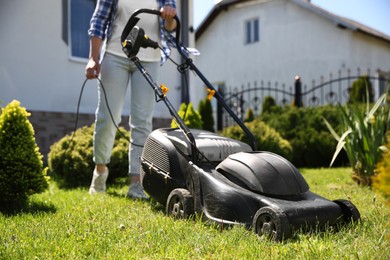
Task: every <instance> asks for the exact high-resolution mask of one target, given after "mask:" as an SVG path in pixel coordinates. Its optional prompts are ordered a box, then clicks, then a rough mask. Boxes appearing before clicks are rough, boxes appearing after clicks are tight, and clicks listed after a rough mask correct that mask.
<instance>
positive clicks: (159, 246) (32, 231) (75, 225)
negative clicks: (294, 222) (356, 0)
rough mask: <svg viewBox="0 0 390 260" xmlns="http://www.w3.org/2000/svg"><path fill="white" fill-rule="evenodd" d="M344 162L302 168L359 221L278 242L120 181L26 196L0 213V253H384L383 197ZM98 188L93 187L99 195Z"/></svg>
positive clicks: (143, 256)
mask: <svg viewBox="0 0 390 260" xmlns="http://www.w3.org/2000/svg"><path fill="white" fill-rule="evenodd" d="M349 171H350V170H349V169H347V168H333V169H302V174H303V176H304V177H305V179H306V180H307V182H308V183H309V185H310V188H311V190H312V191H314V192H316V193H318V194H319V195H321V196H324V197H326V198H327V199H330V200H334V199H339V198H345V197H347V196H348V197H351V200H352V202H353V203H354V204H355V205H356V207H357V208H358V209H359V211H360V213H361V216H362V221H361V222H360V223H358V224H357V225H348V226H343V227H341V228H340V230H338V231H335V230H326V231H321V230H314V231H313V232H310V233H297V234H295V235H294V236H293V237H292V238H291V239H288V240H287V241H285V242H283V243H274V242H271V241H268V240H266V239H263V238H260V237H258V236H257V235H256V234H254V232H252V231H248V230H247V229H245V228H244V227H242V226H238V225H237V226H234V227H230V228H229V227H227V226H226V225H224V226H215V225H213V224H206V223H204V222H202V221H199V220H197V219H196V220H177V219H174V218H170V217H167V216H165V215H164V214H163V209H162V207H159V206H158V205H156V204H155V203H153V202H145V201H133V200H128V199H125V195H126V193H127V186H126V185H119V184H118V185H116V186H113V185H110V186H108V194H106V195H104V194H101V196H90V195H89V194H88V192H87V189H74V190H63V189H58V188H57V187H56V186H55V185H53V183H52V185H51V187H50V190H49V191H47V192H44V193H42V194H37V195H34V196H33V197H32V198H31V200H30V204H29V206H28V208H27V209H26V210H25V211H24V212H23V213H20V214H17V215H1V214H0V234H1V236H0V259H135V258H137V259H185V260H186V259H390V252H389V250H388V249H389V241H390V240H389V239H390V237H389V230H388V227H386V225H387V223H388V220H389V217H390V216H389V212H388V210H387V208H386V206H385V205H384V202H383V199H382V198H381V197H377V198H376V200H375V201H373V199H374V197H375V193H374V192H373V191H372V190H370V189H368V188H359V187H356V185H355V184H354V183H353V181H352V180H351V179H350V178H349V176H348V174H347V173H348V172H349ZM99 195H100V194H99Z"/></svg>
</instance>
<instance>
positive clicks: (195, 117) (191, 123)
mask: <svg viewBox="0 0 390 260" xmlns="http://www.w3.org/2000/svg"><path fill="white" fill-rule="evenodd" d="M178 114H179V116H180V118H182V119H184V123H185V124H186V126H188V127H189V128H195V129H202V125H203V122H202V118H201V116H200V114H199V112H198V111H196V110H195V109H194V106H193V105H192V103H189V104H186V103H182V104H181V105H180V109H179V111H178ZM171 127H172V128H177V127H178V124H177V123H176V120H175V119H172V122H171Z"/></svg>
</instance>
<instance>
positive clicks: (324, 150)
mask: <svg viewBox="0 0 390 260" xmlns="http://www.w3.org/2000/svg"><path fill="white" fill-rule="evenodd" d="M270 111H271V112H269V113H262V114H261V115H260V119H261V120H262V121H264V122H265V123H267V124H268V125H269V126H271V127H273V128H274V129H276V130H277V131H278V132H279V133H280V135H281V136H282V137H283V138H285V139H287V140H288V141H289V142H290V144H291V146H292V150H293V156H292V163H293V164H294V165H295V166H297V167H329V164H330V162H331V160H332V156H333V154H334V150H335V148H336V145H337V141H336V140H335V139H334V138H333V136H332V135H331V133H330V132H329V131H328V129H327V127H326V125H325V123H324V121H323V118H326V119H327V120H328V121H329V122H331V124H332V125H333V126H336V130H337V131H339V132H340V131H341V129H340V127H337V126H338V125H339V117H338V111H337V108H336V107H333V106H330V105H328V106H322V107H303V108H296V107H289V106H286V107H280V106H275V107H272V108H271V110H270ZM345 164H348V158H347V156H346V154H345V152H343V153H341V154H340V156H339V157H338V158H337V160H336V161H335V162H334V165H335V166H343V165H345Z"/></svg>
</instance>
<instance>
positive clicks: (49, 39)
mask: <svg viewBox="0 0 390 260" xmlns="http://www.w3.org/2000/svg"><path fill="white" fill-rule="evenodd" d="M178 2H179V1H178ZM178 5H179V6H178V7H179V8H178V10H180V3H178ZM0 24H1V26H0V35H1V37H0V46H1V48H0V102H1V103H0V105H1V106H4V105H6V104H7V103H9V102H10V101H12V100H13V99H17V100H19V101H21V104H22V105H23V106H24V107H26V108H27V109H28V110H30V111H47V112H70V113H72V112H75V111H76V105H77V101H78V97H79V93H80V90H81V86H82V83H83V82H84V80H85V76H84V67H85V64H86V62H87V60H85V61H81V62H80V61H74V60H71V59H70V58H69V48H68V46H67V45H66V43H65V42H64V41H63V40H62V1H61V0H39V1H31V0H15V1H8V0H7V1H1V2H0ZM86 33H87V32H86ZM173 57H176V55H174V56H173ZM161 74H162V76H161V78H160V82H158V83H164V84H165V85H167V86H169V87H170V88H171V90H170V92H169V97H170V100H171V103H173V104H174V106H176V107H179V105H180V95H181V94H180V85H181V81H180V75H179V74H178V73H177V71H176V68H175V67H174V66H172V65H167V66H164V68H163V69H162V73H161ZM145 87H148V86H147V85H145ZM96 89H97V87H96V81H95V80H93V81H89V82H88V83H87V84H86V87H85V90H84V94H83V97H82V101H81V107H80V112H81V113H86V114H91V113H92V114H93V113H94V112H95V109H96V104H97V90H96ZM127 97H129V95H127ZM128 108H129V105H128V104H126V105H125V110H124V114H128ZM155 117H163V118H169V117H170V115H169V114H168V112H167V110H166V109H165V107H164V106H163V105H162V104H158V105H157V107H156V110H155Z"/></svg>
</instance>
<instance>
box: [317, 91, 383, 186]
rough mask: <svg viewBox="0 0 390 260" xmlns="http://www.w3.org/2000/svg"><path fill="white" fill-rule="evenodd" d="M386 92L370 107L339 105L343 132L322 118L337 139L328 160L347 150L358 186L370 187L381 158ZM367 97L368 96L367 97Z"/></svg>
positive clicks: (353, 176) (368, 105) (364, 105)
mask: <svg viewBox="0 0 390 260" xmlns="http://www.w3.org/2000/svg"><path fill="white" fill-rule="evenodd" d="M387 96H388V91H386V92H385V94H383V95H382V96H381V97H380V98H379V99H378V101H377V102H376V103H375V104H374V106H372V108H370V104H369V102H366V103H365V104H352V105H346V106H341V105H338V110H339V112H340V117H341V120H340V124H341V129H343V131H344V132H343V134H342V135H341V136H339V135H338V134H337V133H336V131H335V130H334V129H333V127H332V126H331V125H330V124H329V122H328V121H326V119H324V120H325V124H326V125H327V127H328V129H329V131H330V132H331V133H332V135H333V136H334V137H335V138H336V140H337V141H338V144H337V147H336V151H335V153H334V155H333V159H332V161H331V163H330V165H331V166H332V164H333V162H334V161H335V159H336V157H337V155H338V154H339V153H340V151H341V150H342V149H344V150H345V151H346V153H347V156H348V160H349V162H350V164H351V167H352V178H353V179H354V180H355V181H356V182H357V183H358V184H361V185H364V186H371V177H372V176H374V174H375V172H374V170H375V167H376V164H377V163H378V162H379V161H380V159H381V155H382V150H383V145H384V144H385V142H386V132H387V131H388V130H389V129H390V110H389V103H388V101H387ZM367 100H368V99H367Z"/></svg>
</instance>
